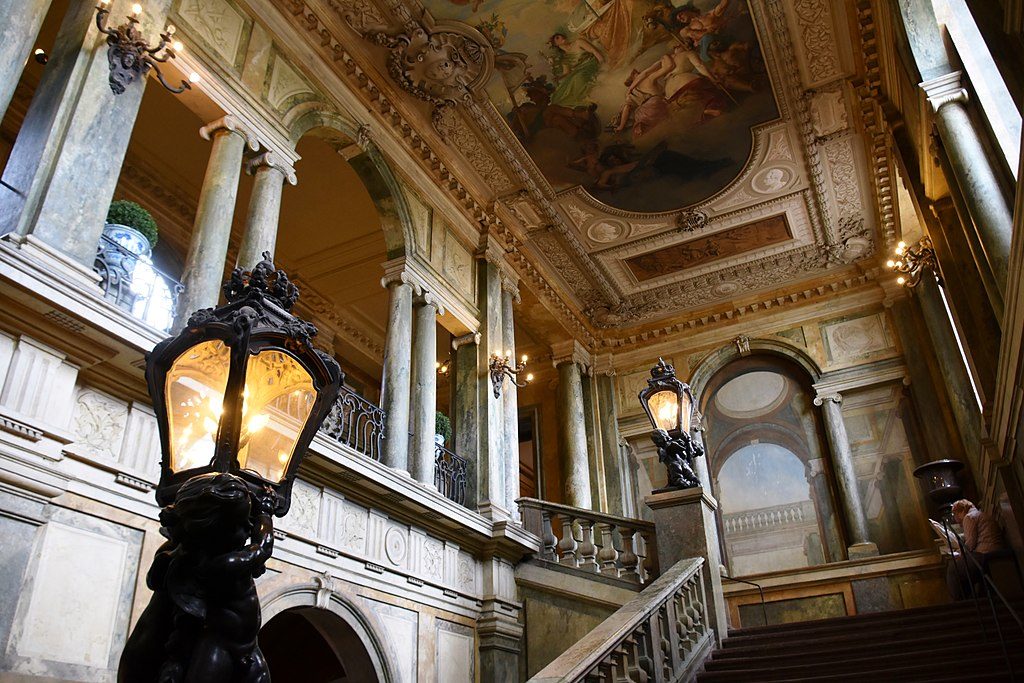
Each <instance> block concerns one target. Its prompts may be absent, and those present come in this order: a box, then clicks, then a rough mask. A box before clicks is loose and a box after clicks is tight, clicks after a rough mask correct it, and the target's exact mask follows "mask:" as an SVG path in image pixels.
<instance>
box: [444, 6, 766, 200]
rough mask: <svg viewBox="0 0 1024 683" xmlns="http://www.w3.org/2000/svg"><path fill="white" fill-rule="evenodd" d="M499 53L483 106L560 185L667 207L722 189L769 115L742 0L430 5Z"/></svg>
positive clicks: (761, 69)
mask: <svg viewBox="0 0 1024 683" xmlns="http://www.w3.org/2000/svg"><path fill="white" fill-rule="evenodd" d="M425 4H426V5H427V7H428V9H429V10H430V11H431V13H432V14H433V15H434V16H435V18H438V19H441V18H444V19H456V20H460V21H463V22H466V23H467V24H470V25H472V26H474V27H476V28H477V29H479V30H480V31H481V33H483V34H484V36H485V37H486V38H487V39H488V40H490V42H491V44H492V45H494V48H495V51H496V59H495V67H496V68H495V71H496V76H495V78H494V79H493V80H492V82H491V84H490V85H489V87H488V92H489V94H490V96H491V99H492V101H494V102H495V104H496V106H497V107H498V109H499V110H500V111H501V113H502V114H503V115H504V116H505V118H506V121H507V122H508V125H509V127H510V128H511V129H512V131H513V132H514V133H515V134H516V136H517V137H518V138H519V140H520V142H522V144H523V146H524V147H525V148H526V150H527V151H528V152H529V153H530V155H531V156H532V158H533V159H534V161H535V162H536V163H537V165H538V167H539V168H540V169H541V171H542V172H543V173H544V175H545V177H546V178H547V179H548V181H549V182H550V183H551V185H552V186H553V187H554V188H555V190H556V191H563V190H568V189H570V188H573V187H576V186H582V187H583V188H584V189H586V191H587V192H589V193H590V194H591V195H593V196H594V197H595V198H597V199H598V200H600V201H602V202H604V203H606V204H608V205H610V206H613V207H616V208H619V209H624V210H629V211H669V210H673V209H679V208H682V207H684V206H688V205H690V204H693V203H696V202H699V201H702V200H703V199H706V198H707V197H709V196H711V195H712V194H714V193H715V192H717V191H719V190H720V189H722V188H723V187H725V186H726V185H727V184H728V183H729V182H730V181H731V180H732V179H734V178H735V177H736V176H737V175H738V174H739V172H740V171H741V170H742V168H743V166H744V164H745V163H746V161H747V158H748V157H749V154H750V149H751V145H752V140H753V138H752V135H751V131H750V129H751V128H752V127H753V126H756V125H758V124H761V123H764V122H767V121H771V120H773V119H775V118H778V109H777V106H776V103H775V97H774V94H773V92H772V88H771V84H770V83H769V80H768V77H767V73H766V69H765V63H764V58H763V53H762V50H761V47H760V43H759V40H758V37H757V34H756V31H755V29H754V25H753V22H752V20H751V17H750V10H749V7H748V6H747V3H746V2H745V1H744V0H693V1H692V2H687V3H685V4H684V3H682V2H680V1H679V0H675V1H673V0H428V1H427V2H426V3H425Z"/></svg>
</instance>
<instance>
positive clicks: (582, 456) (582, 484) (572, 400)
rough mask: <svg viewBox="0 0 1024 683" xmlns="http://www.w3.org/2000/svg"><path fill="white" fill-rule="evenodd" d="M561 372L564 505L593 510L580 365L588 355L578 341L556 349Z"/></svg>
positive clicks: (559, 378)
mask: <svg viewBox="0 0 1024 683" xmlns="http://www.w3.org/2000/svg"><path fill="white" fill-rule="evenodd" d="M552 351H553V354H552V355H553V357H554V363H555V367H557V368H558V422H559V424H560V425H561V430H560V433H559V436H560V443H559V450H560V451H561V454H562V466H563V468H564V473H565V504H566V505H571V506H573V507H578V508H583V509H585V510H591V509H593V498H592V493H591V489H590V466H589V463H588V457H587V434H586V426H585V425H586V422H585V420H584V405H583V374H582V372H581V368H580V365H581V363H580V361H581V360H582V357H583V355H584V354H585V352H584V351H583V350H582V348H581V347H580V346H579V343H578V342H576V341H575V340H570V341H569V342H568V343H567V344H565V345H564V348H563V347H562V345H560V347H559V348H553V349H552Z"/></svg>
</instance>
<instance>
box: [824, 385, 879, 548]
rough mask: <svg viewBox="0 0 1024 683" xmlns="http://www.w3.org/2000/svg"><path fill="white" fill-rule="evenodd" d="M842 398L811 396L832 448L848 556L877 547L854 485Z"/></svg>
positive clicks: (855, 474) (858, 491) (855, 480)
mask: <svg viewBox="0 0 1024 683" xmlns="http://www.w3.org/2000/svg"><path fill="white" fill-rule="evenodd" d="M842 402H843V397H842V396H841V395H839V394H824V395H821V396H817V397H816V398H815V399H814V405H816V406H821V413H822V417H823V420H824V423H825V434H826V436H827V437H828V444H829V447H830V449H831V451H832V466H833V468H834V469H835V475H836V486H837V488H838V490H839V500H840V502H841V505H842V507H843V517H844V519H845V520H846V528H847V530H848V531H849V534H850V537H849V538H848V539H847V542H848V543H850V545H849V546H848V547H847V554H848V556H849V557H850V559H856V558H858V557H869V556H872V555H877V554H878V546H876V545H875V544H874V543H872V542H871V539H870V538H869V534H868V518H867V515H866V514H865V513H864V504H863V502H862V501H861V499H860V490H859V489H858V487H857V472H856V470H855V469H854V466H853V451H851V450H850V439H849V437H848V436H847V435H846V423H845V422H843V408H842Z"/></svg>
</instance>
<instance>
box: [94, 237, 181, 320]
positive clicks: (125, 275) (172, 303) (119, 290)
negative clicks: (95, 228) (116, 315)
mask: <svg viewBox="0 0 1024 683" xmlns="http://www.w3.org/2000/svg"><path fill="white" fill-rule="evenodd" d="M93 270H94V271H95V272H96V273H97V274H98V275H99V276H100V287H102V288H103V297H104V298H105V299H107V300H108V301H110V302H112V303H113V304H114V305H115V306H117V307H118V308H122V309H124V310H125V311H128V312H129V313H131V314H132V315H133V316H134V317H136V318H138V319H139V320H141V321H143V322H144V323H146V324H147V325H149V326H150V327H153V328H155V329H158V330H161V331H163V332H167V331H168V330H170V329H171V325H172V324H173V322H174V314H175V311H176V310H177V308H178V298H179V297H180V295H181V293H182V292H183V291H184V290H185V286H184V285H182V284H181V283H180V282H178V281H177V280H175V279H174V278H172V277H171V276H170V275H167V274H166V273H164V272H162V271H160V270H158V269H157V268H155V267H154V266H153V263H152V261H150V259H149V257H147V256H140V255H139V254H136V253H135V252H133V251H132V250H130V249H128V248H127V247H125V246H124V245H122V244H119V243H118V242H117V241H115V240H114V239H112V238H111V237H109V236H108V235H101V237H100V242H99V244H98V245H97V246H96V259H95V261H94V262H93Z"/></svg>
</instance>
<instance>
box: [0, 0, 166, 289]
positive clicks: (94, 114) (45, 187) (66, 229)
mask: <svg viewBox="0 0 1024 683" xmlns="http://www.w3.org/2000/svg"><path fill="white" fill-rule="evenodd" d="M0 4H2V6H3V7H4V8H12V9H4V10H0V30H3V36H4V37H5V38H6V37H7V35H8V33H9V31H14V32H21V31H25V30H26V27H25V26H22V25H18V24H13V25H12V24H7V23H6V21H5V20H6V18H7V17H8V16H15V15H14V14H9V13H17V14H18V15H21V14H22V13H23V12H28V13H29V15H31V16H34V15H35V14H36V13H38V12H43V11H45V7H44V6H43V7H41V6H39V2H38V0H27V1H26V2H11V0H3V1H0ZM170 4H171V0H148V1H147V2H146V4H145V11H144V12H143V14H142V17H141V25H140V27H139V29H140V30H141V31H142V33H143V35H146V36H155V35H157V34H158V33H159V32H160V30H162V29H163V28H164V25H165V23H166V19H167V10H168V8H169V7H170ZM130 6H131V5H130V3H129V2H126V1H121V0H117V1H115V2H113V3H112V12H111V14H112V16H115V17H117V16H120V17H122V18H123V17H124V15H126V14H128V13H130ZM15 7H17V9H13V8H15ZM95 17H96V8H95V6H94V3H91V2H72V3H70V4H69V8H68V11H67V13H66V14H65V16H64V20H63V22H62V23H61V26H60V29H59V31H58V33H57V37H56V40H55V41H54V47H53V50H52V53H51V54H50V60H49V62H48V63H47V65H46V68H45V69H44V70H43V76H42V78H41V79H40V81H39V86H38V87H37V88H36V91H35V96H34V97H33V98H32V103H31V104H30V105H29V108H28V111H27V112H26V114H25V120H24V121H23V123H22V126H21V130H20V131H19V133H18V138H17V140H16V141H15V143H14V148H13V149H12V150H11V155H10V159H9V160H8V162H7V166H6V167H5V168H4V171H3V182H4V186H0V234H4V235H7V234H10V235H11V237H9V239H12V240H13V241H17V242H20V243H25V242H28V243H33V244H38V245H40V249H41V250H43V251H48V252H50V253H51V256H53V257H54V258H56V259H58V260H61V259H62V260H65V261H66V262H67V263H68V265H69V266H70V267H71V269H72V271H79V272H81V273H82V274H83V275H84V276H85V277H87V278H88V277H91V276H92V264H93V259H94V258H95V255H96V245H97V244H98V242H99V239H100V234H101V233H102V232H103V224H104V219H105V218H106V215H107V209H108V208H109V206H110V201H111V199H112V198H113V196H114V189H115V188H116V187H117V179H118V175H119V174H120V171H121V165H122V163H123V162H124V155H125V152H126V150H127V149H128V141H129V139H130V137H131V131H132V127H133V126H134V125H135V118H136V116H137V115H138V112H139V104H140V103H141V102H142V93H143V90H144V89H145V87H146V82H147V81H148V80H149V79H145V78H140V79H137V80H136V81H135V82H134V83H132V84H130V85H128V86H127V87H126V89H125V91H124V92H123V93H121V94H120V95H115V94H114V93H113V92H112V91H111V89H110V85H109V84H108V78H109V76H110V68H109V67H108V65H107V48H106V44H105V38H106V36H104V35H103V34H101V33H100V32H99V30H98V29H97V28H96V24H95ZM32 39H33V40H34V37H33V38H32ZM21 41H22V39H21V38H16V39H15V40H14V41H13V42H14V43H15V44H19V43H21ZM9 49H14V46H13V45H10V44H8V42H7V41H6V40H4V41H0V55H7V54H8V52H7V50H9ZM27 57H28V53H27V52H25V53H24V54H19V55H18V56H17V57H16V59H17V60H21V61H22V62H23V60H25V59H26V58H27ZM2 58H3V57H2V56H0V59H2ZM10 59H14V57H10ZM20 68H21V65H20V64H19V65H18V69H20ZM5 75H6V76H7V78H4V79H0V80H2V81H3V82H5V83H7V82H9V83H10V84H11V86H13V85H14V84H15V82H16V81H17V76H16V74H15V73H13V72H7V73H5ZM156 87H159V86H156Z"/></svg>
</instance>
